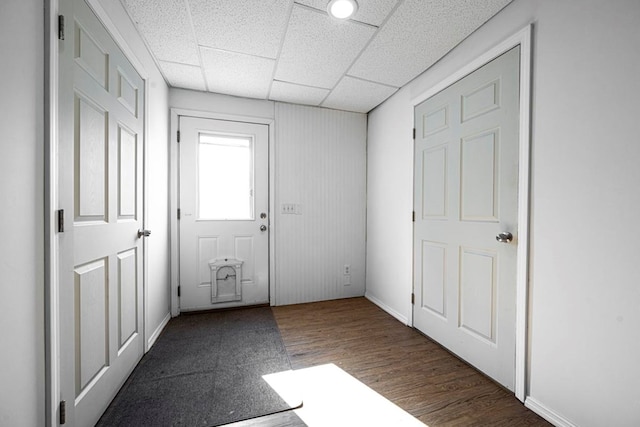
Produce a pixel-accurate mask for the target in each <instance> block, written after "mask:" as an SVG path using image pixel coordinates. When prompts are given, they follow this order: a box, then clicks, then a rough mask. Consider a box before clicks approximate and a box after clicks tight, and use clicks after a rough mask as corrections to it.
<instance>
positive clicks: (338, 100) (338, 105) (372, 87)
mask: <svg viewBox="0 0 640 427" xmlns="http://www.w3.org/2000/svg"><path fill="white" fill-rule="evenodd" d="M396 90H398V89H397V88H394V87H389V86H384V85H380V84H377V83H372V82H367V81H364V80H360V79H356V78H353V77H349V76H345V77H344V78H343V79H342V80H340V83H338V85H337V86H336V88H335V89H334V90H332V91H331V94H330V95H329V96H328V97H327V99H326V100H325V101H324V102H323V103H322V106H323V107H328V108H335V109H337V110H347V111H356V112H359V113H368V112H369V111H370V110H372V109H373V108H374V107H376V106H377V105H378V104H380V103H381V102H382V101H384V100H385V99H387V98H388V97H390V96H391V95H393V94H394V93H395V91H396Z"/></svg>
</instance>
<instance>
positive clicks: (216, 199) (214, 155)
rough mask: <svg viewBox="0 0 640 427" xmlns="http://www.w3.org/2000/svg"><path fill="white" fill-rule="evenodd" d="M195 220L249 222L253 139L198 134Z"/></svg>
mask: <svg viewBox="0 0 640 427" xmlns="http://www.w3.org/2000/svg"><path fill="white" fill-rule="evenodd" d="M198 219H209V220H243V219H245V220H246V219H253V138H252V137H250V136H229V135H216V134H204V133H201V134H200V135H199V144H198Z"/></svg>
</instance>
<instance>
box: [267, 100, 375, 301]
mask: <svg viewBox="0 0 640 427" xmlns="http://www.w3.org/2000/svg"><path fill="white" fill-rule="evenodd" d="M275 122H276V125H275V126H276V129H275V130H276V132H275V143H276V149H275V168H276V174H275V176H276V182H275V193H276V194H275V204H276V212H275V217H272V218H274V219H275V227H274V228H275V242H276V250H275V260H276V304H277V305H284V304H295V303H301V302H309V301H318V300H327V299H335V298H344V297H352V296H362V295H364V291H365V283H364V281H365V228H366V224H365V220H366V125H367V118H366V115H364V114H359V113H348V112H343V111H336V110H328V109H322V108H313V107H304V106H298V105H291V104H283V103H276V105H275ZM345 265H348V266H350V268H349V271H348V273H349V274H345V273H346V272H345ZM347 282H348V283H350V284H345V283H347Z"/></svg>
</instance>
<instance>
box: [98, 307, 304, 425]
mask: <svg viewBox="0 0 640 427" xmlns="http://www.w3.org/2000/svg"><path fill="white" fill-rule="evenodd" d="M289 369H291V363H290V362H289V357H288V355H287V352H286V350H285V348H284V344H283V342H282V338H281V336H280V331H279V330H278V326H277V324H276V321H275V319H274V317H273V314H272V312H271V308H269V307H258V308H246V309H237V310H226V311H219V312H214V313H203V314H184V315H181V316H179V317H177V318H174V319H172V320H171V321H170V322H169V324H168V325H167V326H166V328H165V330H164V331H163V332H162V334H161V335H160V337H159V338H158V340H157V341H156V343H155V345H154V346H153V347H152V348H151V350H149V352H148V353H147V354H146V355H145V356H144V357H143V358H142V360H141V361H140V363H139V364H138V366H137V367H136V368H135V370H134V371H133V373H132V374H131V376H130V377H129V379H128V380H127V381H126V382H125V384H124V386H123V387H122V389H121V390H120V392H119V393H118V395H117V396H116V397H115V399H114V400H113V402H112V403H111V405H110V406H109V408H107V410H106V411H105V413H104V414H103V416H102V418H101V419H100V421H99V422H98V424H97V425H98V426H109V427H111V426H217V425H222V424H227V423H231V422H236V421H241V420H246V419H249V418H254V417H259V416H263V415H268V414H273V413H276V412H280V411H286V410H289V409H292V407H291V406H290V405H288V404H287V403H286V402H285V401H284V400H282V399H281V398H280V396H279V395H278V394H277V393H276V392H275V391H273V389H271V387H270V386H269V385H268V384H267V383H266V381H264V380H263V379H262V376H263V375H266V374H272V373H276V372H282V371H286V370H289ZM301 404H302V402H301V401H300V402H299V404H298V405H297V406H300V405H301ZM297 406H296V407H297Z"/></svg>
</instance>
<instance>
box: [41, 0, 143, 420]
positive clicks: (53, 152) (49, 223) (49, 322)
mask: <svg viewBox="0 0 640 427" xmlns="http://www.w3.org/2000/svg"><path fill="white" fill-rule="evenodd" d="M86 2H87V4H88V5H89V6H90V8H91V9H92V10H93V12H94V13H95V14H96V16H97V17H98V19H99V20H100V21H101V22H102V24H103V25H104V26H105V28H106V29H107V32H108V33H109V34H110V35H111V37H112V38H113V39H114V41H115V42H116V44H117V45H118V47H119V48H120V49H121V50H122V52H123V53H124V55H125V57H126V58H127V59H128V60H129V61H130V62H131V65H132V66H133V68H135V70H136V71H137V72H138V74H139V75H140V77H141V78H142V80H143V81H144V101H143V111H144V123H143V145H142V192H143V195H142V196H143V197H142V224H143V228H146V226H147V221H148V185H149V179H148V170H149V168H148V164H147V162H148V159H147V153H148V141H147V135H148V130H149V115H148V101H149V74H148V73H147V71H146V70H145V68H144V66H143V65H142V62H140V60H139V59H138V58H137V56H136V55H135V54H134V50H133V49H132V48H131V47H130V46H129V44H128V43H127V41H126V38H125V37H123V36H122V34H121V33H120V31H119V30H118V27H117V26H116V24H115V23H114V22H113V21H112V20H111V18H110V17H109V15H108V14H107V12H106V11H105V10H104V8H103V7H102V5H101V4H100V2H99V0H86ZM44 3H45V4H44V7H45V34H44V37H45V43H44V45H45V57H44V69H45V88H44V93H45V99H44V106H45V114H44V118H45V124H44V132H45V135H44V137H45V147H44V150H45V154H44V155H45V160H44V167H45V171H44V176H45V194H44V201H45V213H44V214H45V217H44V226H45V229H44V237H45V247H44V257H45V271H44V272H45V280H44V286H45V307H44V308H45V313H44V321H45V423H46V424H45V425H46V426H47V427H50V426H56V425H58V422H59V413H58V409H59V408H58V404H59V402H60V357H59V356H60V322H59V318H60V316H59V312H58V300H59V291H60V283H59V281H58V259H59V254H58V250H57V249H58V231H57V222H58V221H57V209H58V207H59V206H58V196H59V191H58V185H59V183H58V173H59V170H58V162H57V153H58V148H59V144H58V118H59V117H58V99H59V95H58V84H59V73H58V52H59V50H58V43H59V40H58V14H59V10H60V4H59V0H50V1H45V2H44ZM65 18H66V19H70V18H71V17H65ZM147 250H148V249H147V242H146V239H143V241H142V257H143V259H142V265H143V267H142V270H143V271H142V289H143V299H144V301H143V313H142V316H143V320H142V323H143V340H144V352H145V353H146V352H147V351H148V350H149V344H148V342H149V341H148V338H149V335H150V332H149V331H147V324H148V322H147V314H148V309H147V303H148V298H147V296H148V295H147V292H148V286H147V277H148V265H147V264H148V258H147Z"/></svg>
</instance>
